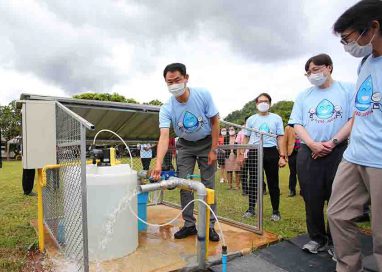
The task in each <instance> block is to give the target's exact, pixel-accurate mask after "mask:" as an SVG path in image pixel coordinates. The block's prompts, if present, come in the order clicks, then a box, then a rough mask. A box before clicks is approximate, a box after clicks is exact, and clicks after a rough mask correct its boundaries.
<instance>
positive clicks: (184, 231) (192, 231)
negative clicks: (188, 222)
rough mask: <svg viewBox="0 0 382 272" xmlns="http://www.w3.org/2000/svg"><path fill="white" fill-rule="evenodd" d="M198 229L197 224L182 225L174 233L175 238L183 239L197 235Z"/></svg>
mask: <svg viewBox="0 0 382 272" xmlns="http://www.w3.org/2000/svg"><path fill="white" fill-rule="evenodd" d="M197 233H198V231H197V230H196V227H195V226H192V227H182V228H181V229H180V230H178V231H177V232H175V233H174V238H175V239H183V238H186V237H188V236H191V235H196V234H197Z"/></svg>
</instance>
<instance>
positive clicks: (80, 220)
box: [43, 104, 89, 271]
mask: <svg viewBox="0 0 382 272" xmlns="http://www.w3.org/2000/svg"><path fill="white" fill-rule="evenodd" d="M85 136H86V135H85V127H84V126H83V125H82V124H81V122H80V121H79V120H78V119H76V118H75V117H74V116H73V115H71V114H69V113H68V111H67V110H65V108H64V107H63V106H61V105H59V104H57V106H56V144H57V150H56V152H57V164H58V165H59V168H57V169H51V170H48V171H47V186H46V187H45V188H44V190H43V203H44V221H45V224H46V226H47V228H48V230H49V231H50V233H51V235H52V237H53V238H55V240H56V242H57V244H58V245H59V246H60V248H61V250H62V252H63V253H64V255H65V258H66V261H68V262H69V263H70V267H71V270H72V271H88V269H89V268H88V267H89V264H88V248H87V216H86V173H85V170H84V167H86V157H85V154H84V153H85V152H84V151H85V149H86V146H85V145H86V139H85Z"/></svg>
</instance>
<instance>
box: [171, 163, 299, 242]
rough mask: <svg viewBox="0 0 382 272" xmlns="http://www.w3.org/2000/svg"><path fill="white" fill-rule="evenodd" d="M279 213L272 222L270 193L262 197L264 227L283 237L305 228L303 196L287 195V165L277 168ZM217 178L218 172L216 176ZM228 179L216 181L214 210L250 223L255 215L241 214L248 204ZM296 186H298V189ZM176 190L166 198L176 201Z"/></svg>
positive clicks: (177, 200)
mask: <svg viewBox="0 0 382 272" xmlns="http://www.w3.org/2000/svg"><path fill="white" fill-rule="evenodd" d="M279 175H280V190H281V195H280V213H281V217H282V219H281V221H279V222H272V221H270V217H271V215H272V206H271V201H270V196H269V193H268V194H267V195H265V196H264V197H263V200H264V201H263V203H264V206H263V211H264V212H263V226H264V229H265V230H267V231H270V232H273V233H277V234H279V235H280V236H282V237H283V238H290V237H294V236H296V235H299V234H301V233H304V232H306V225H305V208H304V201H303V199H302V197H300V196H296V197H287V196H288V191H289V188H288V181H289V169H288V168H284V169H281V170H280V174H279ZM219 179H220V176H219V174H218V173H217V177H216V180H217V181H218V180H219ZM227 188H228V184H227V183H219V182H216V183H215V189H216V196H217V211H218V214H219V215H220V216H223V217H226V218H229V219H233V220H235V221H238V222H243V223H246V224H250V225H253V224H254V223H255V219H245V218H243V213H244V212H245V211H246V209H247V208H248V197H247V196H242V195H241V190H228V189H227ZM298 192H299V188H297V193H298ZM179 199H180V197H179V191H177V190H174V191H166V192H165V200H168V201H170V202H174V203H179Z"/></svg>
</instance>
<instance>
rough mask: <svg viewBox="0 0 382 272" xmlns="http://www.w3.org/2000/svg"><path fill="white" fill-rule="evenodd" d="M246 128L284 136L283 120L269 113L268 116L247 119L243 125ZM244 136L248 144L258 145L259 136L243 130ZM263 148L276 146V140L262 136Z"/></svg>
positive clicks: (253, 116) (257, 115)
mask: <svg viewBox="0 0 382 272" xmlns="http://www.w3.org/2000/svg"><path fill="white" fill-rule="evenodd" d="M245 126H246V127H247V128H252V129H256V130H258V131H262V132H266V133H271V134H275V135H278V136H279V135H284V126H283V120H282V119H281V117H280V116H278V115H277V114H274V113H271V112H270V113H269V114H268V115H264V116H263V115H260V114H255V115H252V116H251V117H249V118H248V119H247V123H246V124H245ZM244 134H245V136H248V137H250V138H249V142H248V143H249V144H258V143H259V140H260V135H259V134H258V133H256V132H253V131H250V130H245V131H244ZM263 137H264V138H263V147H274V146H277V138H275V137H271V136H267V135H264V136H263Z"/></svg>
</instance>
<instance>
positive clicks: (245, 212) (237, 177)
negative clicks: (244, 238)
mask: <svg viewBox="0 0 382 272" xmlns="http://www.w3.org/2000/svg"><path fill="white" fill-rule="evenodd" d="M224 127H226V125H225V124H221V128H224ZM226 129H227V137H226V138H225V139H220V140H221V141H220V143H219V146H218V148H217V170H216V173H215V195H216V198H217V210H218V216H219V217H220V219H224V220H226V221H229V222H231V223H235V224H238V225H241V226H242V227H245V228H247V229H250V230H252V231H255V232H258V233H261V232H262V210H263V209H262V193H260V192H262V188H263V183H260V182H259V181H260V180H261V181H262V180H263V162H262V160H261V159H260V158H262V152H263V149H262V145H261V144H252V145H248V144H247V145H244V143H243V142H242V141H239V142H238V141H236V138H237V134H238V132H239V131H240V128H239V126H237V127H235V137H233V138H234V141H232V143H230V141H229V135H228V134H229V132H228V130H229V127H228V126H227V127H226ZM259 137H260V138H262V135H260V134H259ZM175 145H176V144H175V140H174V142H172V140H171V139H170V143H169V147H168V151H167V154H166V156H165V157H164V160H163V163H162V174H163V175H164V177H166V176H167V177H169V176H172V175H177V174H178V173H177V164H176V159H177V150H176V148H175ZM129 146H130V147H132V150H134V149H135V152H132V154H133V156H134V159H133V168H134V169H135V170H138V171H139V170H143V169H145V170H152V169H154V167H155V165H156V154H155V153H156V143H154V142H151V143H140V144H138V145H136V146H134V145H132V144H131V145H129ZM143 146H146V147H147V146H150V147H151V149H152V156H151V158H142V157H141V155H143V156H145V153H144V152H142V147H143ZM193 174H194V178H193V179H195V180H200V169H199V165H198V162H196V164H195V168H194V172H193ZM160 193H161V192H159V191H157V192H150V197H149V200H150V202H151V203H150V204H158V203H165V204H169V205H174V206H178V207H179V206H180V193H179V190H173V191H164V193H163V194H160ZM233 199H234V200H235V201H232V200H233Z"/></svg>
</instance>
